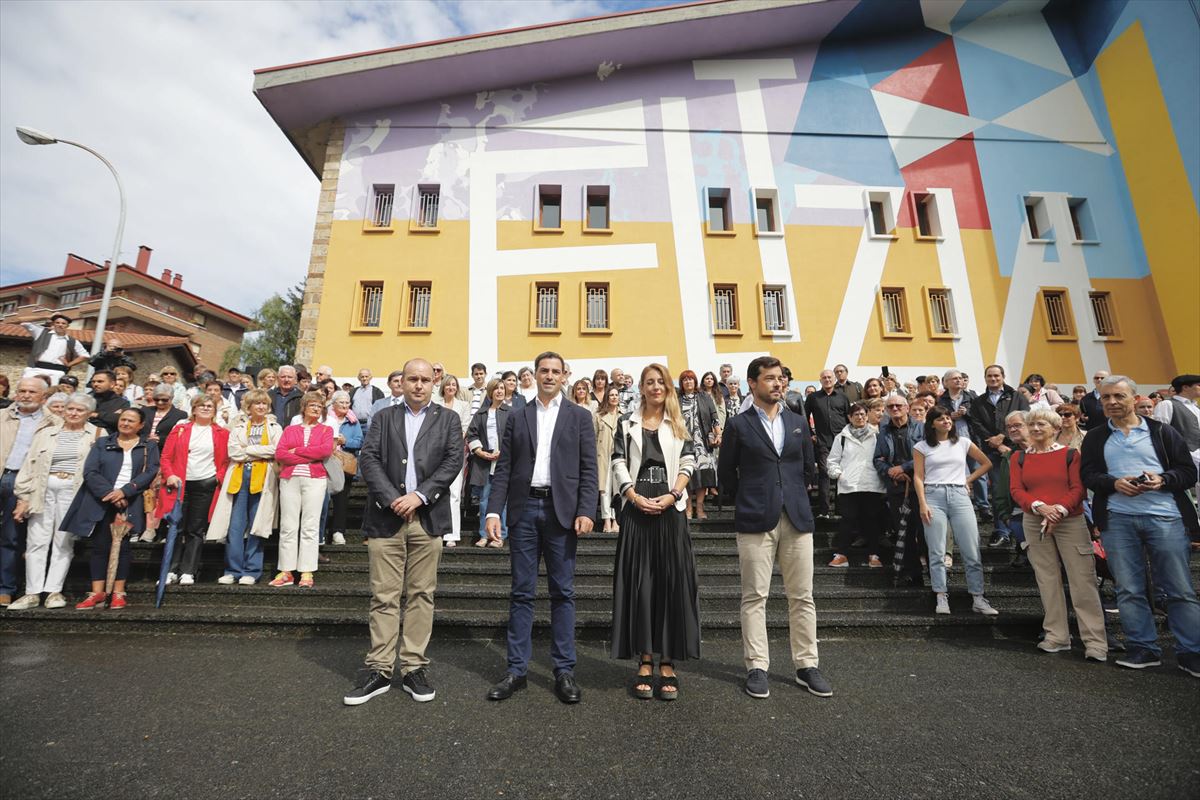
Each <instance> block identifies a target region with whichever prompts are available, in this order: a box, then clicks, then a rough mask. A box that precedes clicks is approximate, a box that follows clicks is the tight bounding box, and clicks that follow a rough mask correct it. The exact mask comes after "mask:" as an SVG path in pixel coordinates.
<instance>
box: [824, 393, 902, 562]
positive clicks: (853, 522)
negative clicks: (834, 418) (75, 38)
mask: <svg viewBox="0 0 1200 800" xmlns="http://www.w3.org/2000/svg"><path fill="white" fill-rule="evenodd" d="M849 418H850V424H849V425H847V426H846V427H845V428H843V429H842V432H841V433H839V434H838V435H837V438H835V439H834V441H833V449H832V450H830V451H829V459H828V461H827V463H826V466H827V468H828V471H829V477H830V478H835V479H837V482H838V495H837V504H838V513H840V514H841V516H842V520H841V523H840V525H839V526H838V532H837V535H836V536H834V537H833V560H832V561H830V562H829V566H831V567H848V566H850V559H849V558H848V557H847V555H846V554H847V553H849V552H850V548H851V547H865V548H866V550H867V553H869V556H868V558H867V566H869V567H871V568H873V569H879V568H881V567H882V566H883V562H882V561H880V560H879V546H880V540H881V538H882V534H883V526H884V521H885V520H886V516H885V506H884V498H885V493H886V491H887V490H886V487H885V486H884V485H883V480H882V479H881V478H880V477H879V473H878V472H876V471H875V466H874V463H873V460H874V457H875V439H876V437H877V436H878V435H879V428H878V427H876V426H875V425H872V424H870V422H869V421H868V411H867V405H866V404H865V403H853V404H851V406H850V414H849ZM855 537H857V538H855Z"/></svg>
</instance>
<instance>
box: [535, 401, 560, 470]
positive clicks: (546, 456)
mask: <svg viewBox="0 0 1200 800" xmlns="http://www.w3.org/2000/svg"><path fill="white" fill-rule="evenodd" d="M533 402H534V404H535V405H536V406H537V455H536V456H535V457H534V461H533V477H532V478H531V479H530V481H529V485H530V486H536V487H546V486H549V485H550V474H551V473H550V443H551V440H552V439H553V438H554V426H555V425H556V424H557V423H558V410H559V408H560V407H561V406H562V402H563V398H562V395H561V394H556V395H554V399H553V400H551V401H550V402H549V403H548V404H546V405H542V398H540V397H539V398H537V399H536V400H534V401H533Z"/></svg>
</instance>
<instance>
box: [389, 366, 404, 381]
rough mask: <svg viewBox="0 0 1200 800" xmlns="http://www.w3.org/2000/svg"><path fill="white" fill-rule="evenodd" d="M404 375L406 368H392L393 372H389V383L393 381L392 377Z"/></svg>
mask: <svg viewBox="0 0 1200 800" xmlns="http://www.w3.org/2000/svg"><path fill="white" fill-rule="evenodd" d="M403 377H404V370H402V369H394V370H392V371H391V372H389V373H388V381H387V382H388V383H391V382H392V378H403Z"/></svg>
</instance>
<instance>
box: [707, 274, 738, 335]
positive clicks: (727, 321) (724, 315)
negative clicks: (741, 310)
mask: <svg viewBox="0 0 1200 800" xmlns="http://www.w3.org/2000/svg"><path fill="white" fill-rule="evenodd" d="M712 302H713V327H714V328H715V329H716V330H718V331H736V330H740V329H741V324H740V321H739V320H738V302H737V284H733V283H719V284H716V285H714V286H713V299H712Z"/></svg>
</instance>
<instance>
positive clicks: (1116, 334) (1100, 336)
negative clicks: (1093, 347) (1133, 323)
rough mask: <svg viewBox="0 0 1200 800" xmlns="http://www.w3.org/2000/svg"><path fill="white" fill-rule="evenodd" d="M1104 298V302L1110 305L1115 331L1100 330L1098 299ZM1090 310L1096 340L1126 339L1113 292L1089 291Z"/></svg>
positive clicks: (1110, 314) (1109, 314)
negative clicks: (1097, 312) (1105, 331)
mask: <svg viewBox="0 0 1200 800" xmlns="http://www.w3.org/2000/svg"><path fill="white" fill-rule="evenodd" d="M1098 298H1103V299H1104V304H1105V305H1106V306H1107V307H1108V308H1107V312H1108V316H1109V319H1110V320H1111V321H1112V326H1113V332H1112V333H1104V332H1103V331H1101V330H1100V319H1099V317H1098V316H1097V314H1096V300H1097V299H1098ZM1088 310H1089V311H1091V321H1092V333H1093V335H1094V336H1095V339H1096V341H1100V342H1120V341H1124V339H1125V337H1124V335H1122V333H1121V318H1120V316H1119V315H1118V314H1117V304H1116V303H1115V302H1114V301H1113V293H1112V292H1110V291H1106V290H1101V289H1093V290H1091V291H1089V292H1088Z"/></svg>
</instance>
